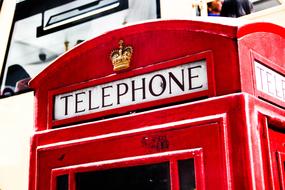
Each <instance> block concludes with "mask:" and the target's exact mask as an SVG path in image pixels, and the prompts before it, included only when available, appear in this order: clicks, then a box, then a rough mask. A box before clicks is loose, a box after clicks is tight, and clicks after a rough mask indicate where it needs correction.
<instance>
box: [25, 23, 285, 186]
mask: <svg viewBox="0 0 285 190" xmlns="http://www.w3.org/2000/svg"><path fill="white" fill-rule="evenodd" d="M284 37H285V36H284V28H281V27H278V26H276V25H272V24H266V23H256V24H250V25H246V26H242V27H237V26H229V25H222V24H214V23H208V22H199V21H181V20H180V21H177V20H172V21H155V22H149V23H143V24H138V25H133V26H128V27H125V28H121V29H117V30H114V31H111V32H108V33H106V34H103V35H101V36H98V37H96V38H94V39H92V40H89V41H86V42H85V43H83V44H81V45H79V46H77V47H76V48H74V49H73V50H71V51H69V52H68V53H66V54H65V55H63V56H61V57H60V58H58V59H57V60H56V61H55V62H54V63H53V64H51V65H50V66H49V67H48V68H46V69H45V70H44V71H43V72H42V73H40V74H39V75H38V76H37V77H36V78H35V79H33V80H32V82H31V84H30V85H31V87H32V88H34V89H35V101H36V114H35V115H36V119H35V120H36V121H35V122H36V123H35V135H34V136H33V139H32V146H31V161H30V188H29V189H30V190H34V189H37V190H87V189H96V188H98V189H107V190H113V189H137V190H178V189H180V190H192V189H198V190H199V189H280V188H283V189H285V186H284V182H285V181H284V176H285V175H284V159H285V147H284V142H285V134H284V133H285V127H284V126H285V125H284V124H285V123H284V122H285V118H284V114H285V112H284V106H285V104H284V100H285V78H284V75H285V70H284V60H285V43H284V42H285V38H284ZM283 139H284V140H283Z"/></svg>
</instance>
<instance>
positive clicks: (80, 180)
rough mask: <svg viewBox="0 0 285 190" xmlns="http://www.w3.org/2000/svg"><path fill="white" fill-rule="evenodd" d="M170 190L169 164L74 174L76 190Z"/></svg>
mask: <svg viewBox="0 0 285 190" xmlns="http://www.w3.org/2000/svg"><path fill="white" fill-rule="evenodd" d="M90 189H99V190H121V189H122V190H170V172H169V163H160V164H151V165H143V166H133V167H127V168H116V169H110V170H104V171H92V172H84V173H77V174H76V190H90Z"/></svg>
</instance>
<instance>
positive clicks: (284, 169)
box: [277, 152, 285, 190]
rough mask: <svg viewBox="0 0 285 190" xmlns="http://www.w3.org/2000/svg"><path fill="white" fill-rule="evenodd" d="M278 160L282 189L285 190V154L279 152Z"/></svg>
mask: <svg viewBox="0 0 285 190" xmlns="http://www.w3.org/2000/svg"><path fill="white" fill-rule="evenodd" d="M277 158H278V166H279V167H278V169H279V175H280V179H279V180H280V182H281V189H282V190H284V189H285V166H284V164H285V153H284V152H277Z"/></svg>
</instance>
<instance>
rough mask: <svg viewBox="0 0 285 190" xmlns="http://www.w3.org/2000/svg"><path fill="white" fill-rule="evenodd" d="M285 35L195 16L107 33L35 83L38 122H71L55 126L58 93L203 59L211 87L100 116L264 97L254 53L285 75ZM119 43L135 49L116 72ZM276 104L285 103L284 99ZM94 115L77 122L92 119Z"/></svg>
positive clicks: (49, 69)
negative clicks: (233, 96) (238, 95)
mask: <svg viewBox="0 0 285 190" xmlns="http://www.w3.org/2000/svg"><path fill="white" fill-rule="evenodd" d="M284 33H285V32H284V28H282V27H280V26H277V25H274V24H270V23H252V24H247V25H242V26H238V25H230V24H218V23H211V22H206V21H194V20H192V21H191V20H157V21H152V22H147V23H141V24H136V25H131V26H126V27H123V28H120V29H116V30H113V31H110V32H107V33H105V34H103V35H100V36H98V37H95V38H93V39H91V40H88V41H86V42H84V43H82V44H80V45H78V46H76V47H75V48H73V49H72V50H70V51H68V52H67V53H65V54H63V55H62V56H60V57H59V58H58V59H57V60H55V61H54V62H53V63H52V64H51V65H49V66H48V67H47V68H46V69H45V70H44V71H43V72H41V73H40V74H39V75H38V76H36V77H35V78H34V79H33V80H32V81H31V82H30V86H31V87H32V88H33V89H35V96H36V105H37V108H36V122H37V123H38V124H36V126H37V128H38V129H46V128H47V127H46V126H45V125H46V124H48V128H50V127H52V126H56V125H58V126H59V125H64V124H65V121H60V122H59V121H57V122H55V124H52V123H53V120H54V113H53V110H54V109H55V108H54V105H53V104H54V103H53V101H54V98H55V96H56V95H58V94H63V93H68V92H70V91H76V90H79V89H82V88H88V87H90V86H92V85H93V86H94V85H100V84H107V83H108V84H109V83H110V82H112V81H118V80H122V79H127V78H132V77H135V76H139V75H141V74H146V73H151V72H154V71H159V70H161V69H167V68H172V67H173V66H179V65H181V64H185V63H186V62H193V61H198V60H206V67H207V74H206V75H207V76H206V78H207V85H208V87H207V90H205V91H203V92H197V93H194V94H195V95H192V94H191V95H187V96H183V97H182V96H179V97H175V98H172V99H171V98H168V99H167V100H159V101H156V103H154V104H153V103H152V102H155V101H151V102H148V103H145V104H142V106H139V107H136V106H130V107H129V108H130V109H128V108H127V109H118V110H121V111H118V112H117V111H115V112H114V110H109V111H107V112H104V114H99V115H98V117H99V116H100V117H101V116H106V115H108V114H113V113H116V114H117V113H118V114H120V113H124V112H126V111H131V110H135V109H138V108H140V109H144V108H148V107H154V106H160V105H163V104H169V103H173V102H179V101H186V100H191V99H197V98H200V97H213V96H218V95H226V94H230V93H235V92H241V91H243V92H248V93H251V94H253V95H258V92H256V90H254V89H255V86H254V85H253V84H254V82H255V79H254V77H253V76H252V73H253V72H254V68H253V66H249V65H250V64H251V62H253V60H252V53H251V52H253V54H254V55H257V57H258V58H260V57H264V58H265V59H266V60H267V59H268V60H269V61H268V62H269V63H268V64H269V67H270V68H271V67H273V69H278V70H277V71H278V72H279V71H281V72H280V73H281V74H282V73H285V72H283V70H284V69H283V68H284V64H285V63H284V60H285V43H284V41H285V38H284V37H285V35H284ZM268 41H270V43H268ZM119 42H122V43H123V45H122V44H121V46H126V47H131V54H132V57H131V64H130V66H129V68H127V69H126V70H122V71H116V70H115V67H113V63H112V61H113V60H111V59H110V57H111V54H112V53H113V52H115V51H118V49H119V47H121V46H120V45H119ZM262 61H263V59H262ZM266 64H267V62H266ZM268 64H267V66H268ZM272 65H273V66H272ZM193 77H195V76H194V75H193ZM266 96H267V95H266ZM272 102H274V101H272ZM274 103H278V104H279V103H280V104H281V105H282V106H284V105H283V104H284V103H283V102H282V101H280V100H278V101H276V102H274ZM47 107H48V109H47V110H46V108H47ZM116 110H117V109H116ZM122 110H123V111H122ZM93 116H94V115H92V114H91V115H90V116H84V117H79V118H78V119H76V121H73V120H71V121H72V122H80V121H81V119H80V118H82V119H83V118H84V120H90V119H92V118H94V117H93ZM96 117H97V116H96ZM77 120H78V121H77Z"/></svg>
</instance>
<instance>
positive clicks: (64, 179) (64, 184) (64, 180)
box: [56, 174, 68, 190]
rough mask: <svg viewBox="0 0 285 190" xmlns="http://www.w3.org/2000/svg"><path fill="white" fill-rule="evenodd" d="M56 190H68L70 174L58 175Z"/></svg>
mask: <svg viewBox="0 0 285 190" xmlns="http://www.w3.org/2000/svg"><path fill="white" fill-rule="evenodd" d="M56 190H68V175H67V174H66V175H60V176H57V177H56Z"/></svg>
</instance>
